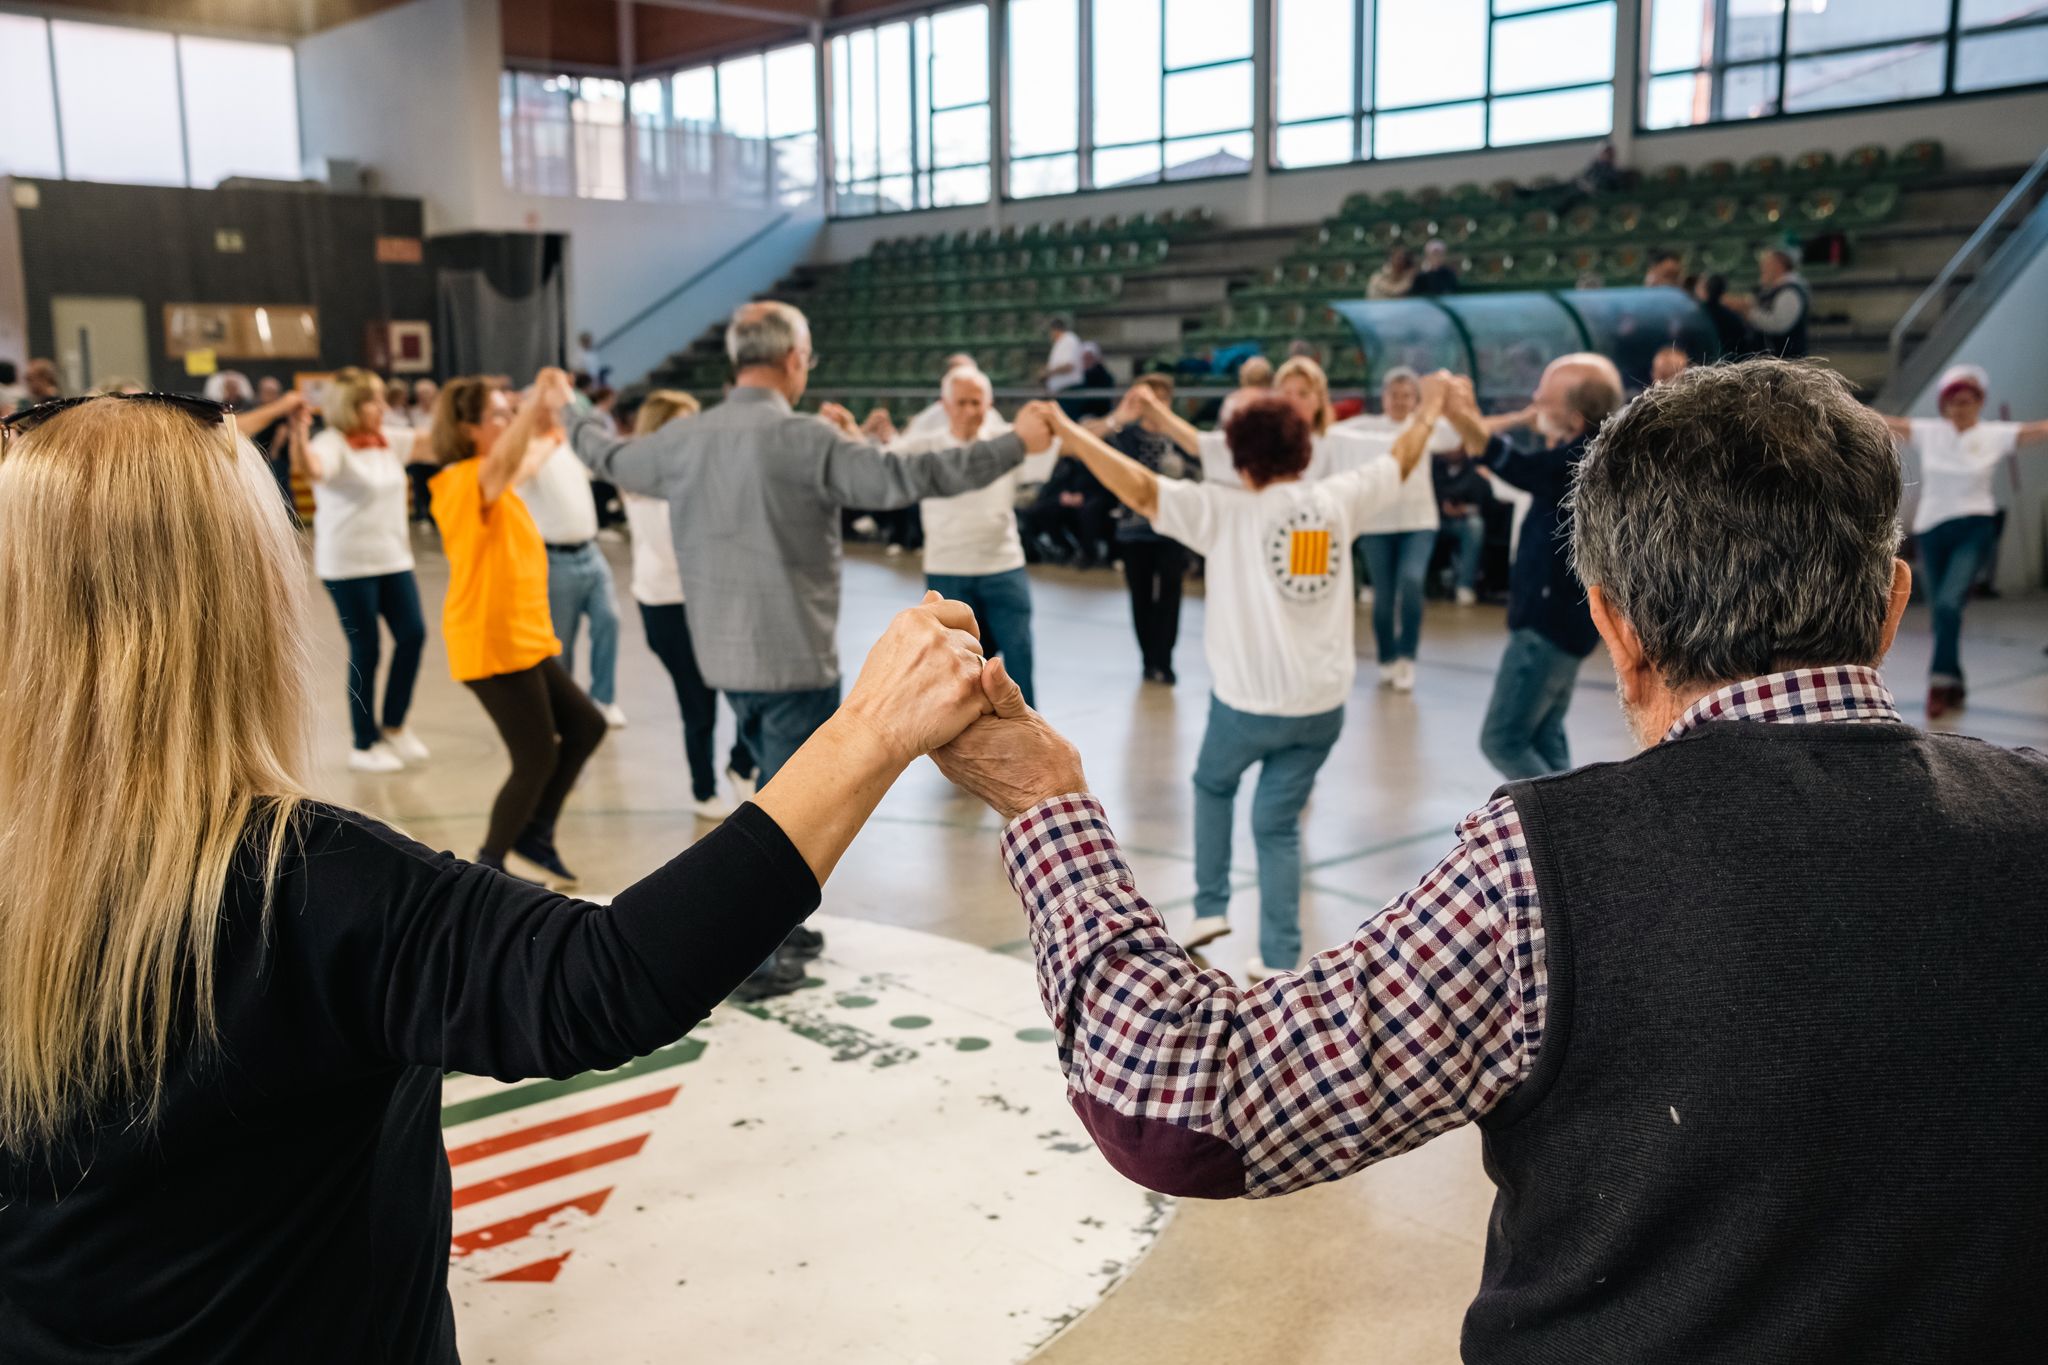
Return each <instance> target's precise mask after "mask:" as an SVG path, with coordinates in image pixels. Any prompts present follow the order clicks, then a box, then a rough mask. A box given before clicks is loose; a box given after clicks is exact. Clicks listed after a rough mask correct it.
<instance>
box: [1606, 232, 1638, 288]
mask: <svg viewBox="0 0 2048 1365" xmlns="http://www.w3.org/2000/svg"><path fill="white" fill-rule="evenodd" d="M1649 264H1650V253H1649V251H1648V249H1646V248H1645V247H1643V246H1641V245H1639V244H1637V243H1635V242H1623V243H1622V244H1621V245H1620V246H1616V247H1610V248H1609V249H1608V251H1607V254H1606V255H1605V256H1604V257H1602V258H1601V262H1600V272H1601V273H1602V274H1603V275H1605V276H1606V277H1607V282H1608V283H1609V284H1641V283H1642V282H1643V271H1645V270H1647V269H1648V268H1649Z"/></svg>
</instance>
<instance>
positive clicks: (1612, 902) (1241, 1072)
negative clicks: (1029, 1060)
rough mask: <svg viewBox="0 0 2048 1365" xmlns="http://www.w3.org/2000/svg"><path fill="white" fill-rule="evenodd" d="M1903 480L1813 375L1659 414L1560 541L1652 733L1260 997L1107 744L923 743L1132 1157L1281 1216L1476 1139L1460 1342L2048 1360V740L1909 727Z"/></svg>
mask: <svg viewBox="0 0 2048 1365" xmlns="http://www.w3.org/2000/svg"><path fill="white" fill-rule="evenodd" d="M1760 482H1761V484H1762V486H1765V487H1768V488H1769V490H1770V493H1771V496H1769V497H1762V498H1760V497H1758V496H1757V489H1758V487H1759V486H1760ZM1900 491H1901V481H1900V475H1899V463H1898V459H1897V457H1896V455H1895V454H1894V453H1893V451H1892V448H1891V439H1890V436H1889V434H1888V433H1887V432H1886V430H1885V428H1884V424H1883V423H1882V422H1881V421H1879V420H1878V418H1877V417H1876V416H1875V415H1874V414H1871V413H1869V412H1867V411H1865V410H1864V409H1863V408H1862V407H1861V406H1860V405H1859V404H1858V403H1857V402H1856V401H1855V399H1854V398H1853V397H1852V396H1851V395H1850V393H1849V391H1848V388H1847V386H1846V385H1845V384H1844V383H1843V382H1842V381H1841V380H1840V379H1839V378H1837V377H1836V376H1835V375H1833V374H1830V373H1827V372H1825V371H1822V370H1819V369H1816V368H1808V367H1804V366H1797V365H1788V364H1785V363H1784V362H1782V361H1777V360H1759V361H1751V362H1748V363H1745V364H1740V365H1723V366H1712V367H1705V368H1701V369H1699V370H1695V371H1693V372H1691V373H1688V374H1686V375H1685V376H1683V377H1682V378H1681V379H1679V380H1678V381H1677V382H1675V383H1672V384H1669V385H1666V386H1664V387H1662V388H1657V389H1651V390H1650V391H1649V392H1647V393H1645V394H1644V395H1642V396H1641V397H1639V398H1638V399H1636V401H1635V402H1634V403H1633V404H1631V405H1630V406H1629V408H1628V409H1627V410H1626V411H1625V412H1623V413H1621V414H1620V415H1619V416H1617V417H1616V418H1615V419H1614V420H1613V421H1612V422H1611V423H1609V424H1608V425H1607V426H1606V427H1605V428H1604V429H1603V430H1602V431H1601V433H1600V435H1599V438H1598V440H1597V441H1596V442H1595V444H1594V447H1593V449H1592V450H1591V451H1590V452H1589V454H1588V456H1587V458H1586V460H1585V463H1584V470H1583V472H1582V474H1581V475H1580V477H1579V480H1578V485H1577V494H1576V499H1577V503H1576V514H1575V516H1574V518H1573V523H1572V524H1573V530H1572V541H1573V545H1574V548H1575V554H1576V556H1577V559H1578V563H1579V565H1580V566H1581V569H1582V570H1583V573H1584V579H1585V582H1586V583H1587V585H1588V589H1589V592H1590V594H1591V598H1592V610H1593V612H1594V613H1595V619H1596V621H1597V622H1598V624H1599V628H1600V634H1601V636H1602V637H1603V638H1604V639H1605V641H1606V643H1607V648H1608V651H1609V653H1610V654H1611V656H1612V657H1613V660H1614V672H1615V678H1616V684H1617V690H1618V692H1619V694H1620V700H1621V703H1622V707H1623V711H1624V714H1625V716H1626V718H1627V723H1628V727H1629V730H1630V732H1631V733H1632V734H1633V735H1634V736H1635V738H1636V740H1637V742H1638V743H1639V744H1641V745H1642V746H1643V749H1644V751H1643V752H1642V753H1640V754H1638V755H1637V756H1636V757H1634V758H1632V759H1630V760H1628V761H1625V762H1619V763H1603V764H1598V765H1595V766H1593V767H1589V768H1586V769H1583V770H1581V771H1579V772H1575V773H1570V774H1567V775H1564V776H1560V777H1556V778H1552V779H1549V780H1547V781H1543V782H1517V783H1514V784H1511V785H1510V786H1508V787H1507V788H1506V789H1505V790H1504V791H1503V792H1502V793H1501V794H1500V796H1499V797H1498V798H1496V799H1495V800H1494V801H1492V802H1490V803H1489V804H1487V805H1486V806H1485V807H1483V808H1481V809H1480V810H1478V811H1476V812H1474V813H1473V814H1472V815H1471V816H1469V817H1468V818H1467V819H1466V820H1465V822H1464V823H1463V824H1462V825H1461V826H1460V828H1459V834H1458V843H1457V845H1456V846H1455V847H1454V848H1453V849H1451V850H1450V852H1449V853H1448V855H1447V856H1446V857H1445V858H1444V860H1443V861H1442V862H1441V863H1440V864H1438V865H1437V867H1436V868H1435V869H1433V870H1432V871H1431V872H1429V873H1428V874H1427V875H1426V876H1425V877H1424V878H1423V879H1422V881H1421V883H1420V884H1419V885H1418V886H1416V887H1415V888H1414V889H1412V890H1410V891H1408V892H1407V893H1405V894H1403V895H1401V896H1399V897H1397V898H1396V899H1395V900H1393V901H1392V902H1391V903H1390V904H1388V905H1387V906H1386V907H1385V908H1384V909H1383V910H1381V911H1379V912H1377V913H1376V914H1374V915H1373V916H1372V917H1371V918H1369V919H1368V920H1367V921H1366V922H1365V923H1364V924H1363V925H1361V926H1360V927H1359V929H1358V931H1357V933H1356V934H1355V935H1354V936H1353V937H1352V938H1351V939H1350V941H1349V942H1346V943H1343V944H1340V945H1338V946H1336V947H1332V948H1329V949H1327V950H1326V951H1324V952H1321V953H1319V954H1317V955H1316V956H1314V957H1313V958H1312V959H1310V961H1309V962H1308V964H1307V966H1306V967H1305V968H1304V969H1303V970H1302V971H1300V972H1298V973H1292V972H1290V973H1286V974H1283V975H1281V976H1279V977H1278V978H1277V979H1275V980H1272V981H1268V982H1266V983H1265V984H1264V985H1263V986H1260V987H1258V988H1256V989H1251V990H1246V989H1242V988H1240V987H1238V986H1236V985H1234V984H1232V983H1231V982H1230V981H1229V980H1228V979H1226V978H1225V977H1224V976H1223V975H1222V974H1221V973H1218V972H1214V971H1203V970H1199V969H1198V968H1197V967H1196V966H1195V964H1194V963H1193V962H1191V961H1190V960H1189V959H1188V957H1187V955H1186V954H1185V953H1184V952H1182V951H1181V950H1180V948H1179V947H1178V946H1177V945H1176V944H1175V943H1174V940H1173V938H1172V936H1171V935H1169V934H1168V932H1167V930H1166V926H1165V924H1164V923H1163V922H1162V920H1161V917H1160V914H1159V912H1158V910H1156V909H1155V908H1154V907H1153V906H1152V904H1151V903H1149V902H1148V901H1147V900H1146V898H1145V896H1144V895H1143V894H1142V893H1141V891H1140V890H1139V886H1138V883H1139V881H1140V880H1141V879H1140V878H1139V877H1138V876H1137V874H1135V873H1134V872H1133V871H1132V868H1131V865H1130V862H1129V861H1128V860H1127V859H1126V857H1125V856H1124V855H1123V853H1122V852H1121V850H1120V849H1119V847H1118V844H1117V840H1116V837H1115V835H1114V834H1113V833H1112V832H1111V830H1110V826H1109V821H1108V818H1107V816H1106V814H1105V812H1104V809H1103V806H1102V804H1101V803H1100V802H1099V801H1098V800H1097V799H1096V798H1095V797H1093V796H1091V795H1089V794H1088V782H1087V778H1086V776H1085V775H1084V773H1083V771H1082V768H1081V762H1080V756H1079V754H1077V753H1076V752H1075V750H1074V748H1073V746H1072V745H1071V744H1069V743H1067V742H1066V741H1065V740H1064V739H1062V738H1061V737H1060V736H1059V735H1058V734H1057V733H1056V732H1055V731H1053V730H1052V729H1051V727H1049V726H1048V725H1046V723H1045V722H1044V720H1043V719H1041V718H1040V717H1039V716H1037V715H1036V714H1034V713H1033V712H1031V711H1030V710H1029V708H1027V707H1025V706H1024V705H1023V703H1022V701H1021V699H1020V698H1019V697H1018V696H1017V695H1016V691H1015V689H1014V688H1010V687H1006V686H1005V685H1004V683H1003V679H1002V676H1001V671H1000V670H999V669H992V670H990V671H987V672H984V674H983V680H984V684H985V686H986V687H987V689H988V692H989V695H990V699H991V702H992V704H993V705H994V707H995V715H994V716H992V717H989V718H986V719H983V720H981V721H978V722H977V723H976V724H975V725H973V726H971V727H970V728H969V729H968V730H967V731H966V732H965V733H964V734H963V735H962V737H961V738H960V739H959V740H958V741H956V742H955V743H953V744H952V745H950V746H948V747H947V748H945V749H942V750H940V751H939V753H938V754H937V755H936V757H937V760H938V763H939V766H940V768H941V769H942V770H943V771H945V772H946V773H947V774H948V776H950V777H951V778H952V779H953V780H954V781H955V782H957V783H959V784H960V785H961V786H962V787H964V788H965V789H966V790H967V791H968V792H970V793H972V794H974V795H977V796H980V797H981V798H982V799H983V800H985V801H987V802H989V804H991V805H992V806H993V807H994V808H995V809H996V811H997V812H998V814H999V816H1000V817H1001V818H1002V819H1004V820H1005V821H1007V822H1008V824H1007V828H1006V830H1005V833H1004V835H1003V857H1004V866H1005V867H1006V868H1007V869H1008V870H1009V872H1010V875H1011V880H1012V882H1013V884H1014V885H1015V887H1016V888H1017V891H1018V893H1019V895H1020V897H1021V898H1022V900H1023V903H1024V910H1025V913H1026V915H1027V917H1028V918H1029V921H1030V923H1029V934H1028V937H1029V941H1030V943H1031V945H1032V950H1033V954H1034V956H1035V958H1036V961H1037V967H1038V977H1039V997H1040V999H1041V1000H1042V1001H1043V1003H1044V1006H1045V1009H1046V1011H1047V1014H1048V1017H1049V1019H1050V1021H1051V1024H1052V1027H1053V1029H1054V1031H1055V1033H1056V1035H1057V1038H1056V1051H1055V1052H1054V1053H1053V1055H1055V1056H1057V1058H1058V1060H1059V1063H1060V1066H1061V1068H1062V1069H1063V1070H1064V1071H1065V1072H1066V1075H1067V1087H1068V1098H1069V1100H1070V1102H1071V1103H1072V1105H1073V1107H1074V1110H1075V1112H1076V1113H1077V1114H1078V1115H1079V1116H1080V1119H1081V1122H1082V1124H1083V1126H1084V1127H1085V1128H1087V1130H1088V1131H1089V1132H1090V1133H1091V1134H1092V1135H1093V1137H1094V1139H1095V1141H1096V1143H1097V1144H1098V1146H1099V1148H1100V1150H1101V1151H1102V1152H1103V1154H1104V1156H1105V1157H1106V1158H1107V1159H1108V1160H1109V1161H1110V1162H1111V1163H1112V1164H1114V1165H1115V1166H1116V1167H1117V1169H1119V1170H1121V1171H1122V1172H1124V1173H1125V1174H1126V1175H1128V1176H1129V1177H1131V1178H1132V1179H1133V1180H1136V1181H1139V1182H1140V1183H1142V1184H1144V1185H1147V1186H1149V1187H1151V1188H1153V1189H1156V1190H1160V1191H1164V1192H1166V1193H1169V1194H1174V1195H1183V1196H1194V1197H1207V1198H1244V1197H1248V1198H1259V1199H1264V1198H1268V1197H1271V1196H1275V1195H1281V1194H1285V1193H1287V1192H1289V1191H1292V1190H1299V1189H1302V1188H1305V1187H1307V1186H1310V1185H1314V1184H1318V1183H1321V1182H1324V1181H1330V1180H1336V1179H1340V1178H1342V1177H1344V1176H1346V1175H1350V1174H1352V1173H1354V1172H1356V1171H1358V1170H1360V1169H1362V1168H1364V1167H1366V1166H1368V1165H1371V1164H1372V1163H1373V1162H1376V1161H1379V1160H1382V1159H1384V1158H1386V1157H1389V1156H1393V1155H1395V1154H1397V1153H1400V1152H1405V1151H1408V1150H1410V1149H1412V1148H1415V1147H1419V1146H1421V1145H1422V1144H1423V1143H1426V1142H1428V1141H1429V1140H1430V1139H1431V1138H1433V1137H1435V1136H1437V1135H1438V1134H1440V1133H1444V1132H1447V1131H1449V1130H1451V1129H1453V1128H1457V1127H1461V1126H1463V1125H1466V1124H1474V1123H1476V1124H1478V1125H1479V1126H1480V1129H1481V1131H1480V1133H1479V1135H1478V1137H1479V1142H1480V1144H1481V1145H1482V1146H1483V1148H1484V1152H1485V1170H1486V1173H1487V1175H1488V1176H1489V1177H1490V1178H1492V1179H1493V1180H1494V1181H1495V1182H1496V1183H1497V1185H1498V1186H1499V1188H1500V1191H1501V1193H1500V1196H1499V1198H1498V1199H1497V1201H1496V1203H1495V1206H1494V1210H1493V1215H1492V1220H1491V1223H1490V1226H1489V1229H1488V1247H1487V1254H1486V1258H1485V1267H1484V1270H1483V1272H1482V1275H1481V1280H1480V1285H1479V1290H1478V1294H1477V1297H1476V1299H1475V1301H1474V1302H1473V1304H1472V1305H1471V1308H1470V1310H1469V1311H1468V1312H1467V1314H1466V1316H1465V1322H1464V1332H1463V1340H1462V1355H1463V1358H1464V1359H1465V1360H1467V1361H1472V1362H1495V1361H1510V1360H1513V1361H1533V1360H1546V1361H1588V1362H1596V1361H1675V1360H1686V1361H1715V1362H1750V1361H1791V1360H1799V1361H1849V1360H1876V1359H1884V1360H1894V1361H1908V1360H1912V1361H1999V1362H2020V1361H2030V1360H2035V1359H2038V1358H2039V1356H2040V1353H2041V1341H2042V1339H2043V1336H2044V1334H2048V1296H2043V1295H2040V1294H2038V1293H2035V1292H2033V1291H2031V1290H2027V1289H2025V1287H2024V1286H2025V1285H2027V1284H2036V1283H2038V1280H2039V1277H2040V1272H2041V1270H2042V1268H2043V1250H2042V1246H2041V1237H2040V1231H2041V1229H2042V1228H2043V1227H2044V1226H2048V1181H2044V1180H2042V1179H2041V1154H2040V1141H2039V1136H2040V1132H2041V1125H2042V1122H2043V1120H2044V1117H2048V1071H2044V1070H2043V1069H2042V1068H2041V1067H2040V1065H2039V1059H2040V1056H2041V1054H2042V1051H2043V1049H2044V1048H2048V973H2044V971H2043V957H2042V945H2041V935H2040V925H2041V921H2042V916H2043V915H2044V914H2048V880H2044V875H2043V870H2042V860H2041V859H2040V858H2039V857H2038V856H2035V855H2034V853H2033V851H2035V850H2039V849H2041V848H2043V847H2048V758H2044V757H2043V756H2042V755H2040V754H2038V753H2034V752H2032V751H2028V750H2018V751H2015V750H2010V749H2004V748H2000V747H1998V746H1996V745H1993V744H1989V743H1986V742H1983V741H1981V740H1975V739H1963V738H1957V737H1950V736H1947V735H1937V734H1927V733H1924V732H1922V731H1921V730H1919V729H1917V728H1915V727H1913V726H1911V725H1908V724H1906V723H1905V721H1904V719H1903V718H1902V717H1901V716H1900V714H1899V711H1898V708H1897V707H1896V705H1895V704H1894V702H1893V699H1892V696H1891V693H1890V692H1889V691H1888V690H1887V689H1886V687H1885V685H1884V680H1883V678H1882V677H1881V676H1880V674H1879V672H1878V664H1879V663H1880V661H1881V660H1882V659H1883V658H1884V656H1885V654H1886V651H1887V650H1888V649H1889V648H1890V646H1891V644H1892V641H1893V638H1894V637H1895V636H1896V634H1897V632H1898V626H1899V619H1900V617H1901V616H1902V615H1903V614H1904V612H1905V610H1906V603H1907V597H1908V595H1909V587H1910V581H1911V575H1910V573H1909V572H1908V570H1907V569H1906V567H1905V565H1903V564H1902V563H1900V562H1899V561H1898V560H1897V559H1896V558H1895V553H1896V550H1897V548H1898V540H1899V530H1898V517H1899V503H1900ZM1212 621H1213V617H1212ZM1961 1209H1967V1210H1970V1211H1971V1213H1970V1216H1969V1217H1967V1218H1959V1217H1958V1210H1961Z"/></svg>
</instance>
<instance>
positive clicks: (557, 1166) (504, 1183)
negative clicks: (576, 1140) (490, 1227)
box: [455, 1133, 651, 1209]
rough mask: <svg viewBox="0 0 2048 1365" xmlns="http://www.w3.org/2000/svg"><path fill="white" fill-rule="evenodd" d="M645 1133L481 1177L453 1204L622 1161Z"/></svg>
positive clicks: (632, 1153) (457, 1195) (636, 1150)
mask: <svg viewBox="0 0 2048 1365" xmlns="http://www.w3.org/2000/svg"><path fill="white" fill-rule="evenodd" d="M649 1136H651V1135H650V1134H647V1133H641V1134H639V1135H638V1136H635V1137H629V1138H625V1139H623V1140H621V1141H619V1142H613V1143H608V1144H606V1145H605V1146H603V1147H593V1148H591V1149H590V1150H589V1151H587V1152H577V1153H576V1154H575V1155H573V1156H565V1157H563V1158H561V1159H560V1160H558V1161H549V1162H544V1163H542V1164H541V1165H538V1166H529V1167H527V1168H526V1169H525V1170H523V1171H513V1172H512V1173H511V1174H509V1175H501V1176H499V1177H497V1178H496V1179H495V1180H483V1181H479V1182H478V1183H476V1184H474V1185H467V1186H464V1187H463V1188H462V1189H459V1190H457V1191H456V1192H455V1207H456V1208H458V1209H459V1208H464V1207H467V1206H468V1205H470V1204H474V1203H477V1202H478V1201H480V1200H484V1199H493V1198H496V1197H497V1196H498V1195H501V1194H510V1193H511V1192H512V1191H513V1190H523V1189H526V1188H527V1187H528V1186H531V1185H545V1184H546V1183H547V1182H548V1181H550V1180H559V1179H561V1178H562V1177H563V1176H565V1175H574V1174H576V1172H578V1171H587V1170H589V1169H590V1168H591V1167H593V1166H604V1165H608V1164H609V1163H611V1162H614V1161H624V1160H625V1159H626V1158H627V1157H629V1156H638V1155H640V1149H641V1148H642V1147H645V1146H646V1145H647V1139H648V1137H649Z"/></svg>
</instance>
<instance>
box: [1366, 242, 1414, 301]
mask: <svg viewBox="0 0 2048 1365" xmlns="http://www.w3.org/2000/svg"><path fill="white" fill-rule="evenodd" d="M1417 269H1418V267H1417V266H1416V264H1415V253H1414V252H1412V251H1410V250H1409V249H1408V248H1407V247H1405V246H1397V247H1395V248H1394V249H1393V250H1392V251H1390V252H1388V253H1387V259H1386V262H1385V264H1383V265H1381V266H1380V268H1379V269H1378V270H1375V271H1373V272H1372V278H1370V279H1368V280H1367V281H1366V282H1365V296H1366V297H1367V298H1369V299H1405V298H1407V297H1408V295H1409V292H1410V291H1411V290H1413V289H1414V288H1415V274H1416V270H1417Z"/></svg>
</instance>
